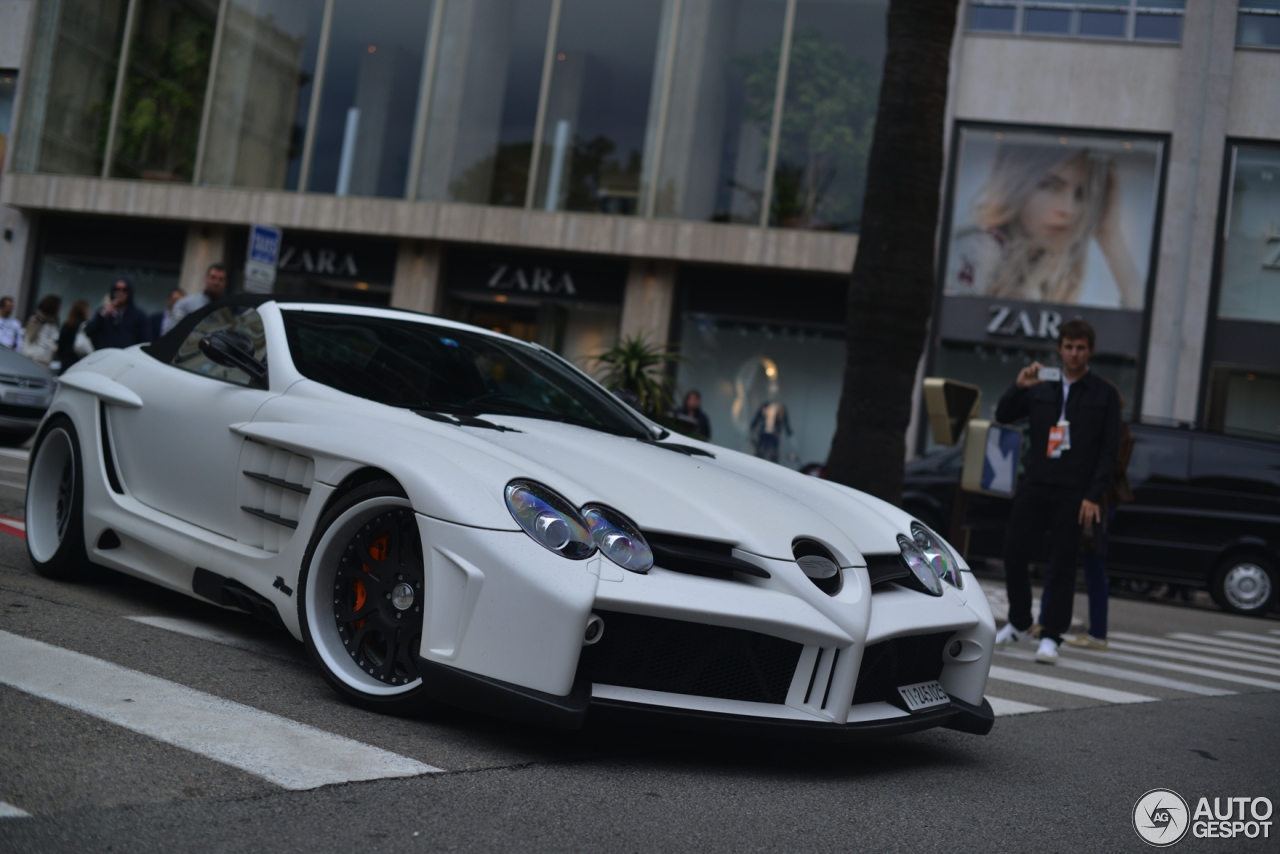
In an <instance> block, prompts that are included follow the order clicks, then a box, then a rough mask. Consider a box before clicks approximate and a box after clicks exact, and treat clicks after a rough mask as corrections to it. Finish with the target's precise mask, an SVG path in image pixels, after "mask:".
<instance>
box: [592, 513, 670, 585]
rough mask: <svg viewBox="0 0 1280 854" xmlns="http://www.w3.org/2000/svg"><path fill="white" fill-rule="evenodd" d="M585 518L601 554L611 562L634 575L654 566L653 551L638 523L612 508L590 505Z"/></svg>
mask: <svg viewBox="0 0 1280 854" xmlns="http://www.w3.org/2000/svg"><path fill="white" fill-rule="evenodd" d="M582 518H583V519H585V520H586V521H587V529H588V530H589V531H591V538H592V539H593V540H595V542H596V545H597V546H599V547H600V551H601V553H602V554H604V556H605V557H607V558H608V559H609V560H611V561H613V562H614V563H616V564H617V565H618V566H620V567H622V568H623V569H629V570H631V571H632V572H648V571H649V569H650V568H651V567H652V566H653V550H652V549H650V548H649V543H648V542H646V541H645V538H644V535H643V534H641V533H640V529H639V528H637V527H636V526H635V523H634V522H632V521H631V520H630V519H628V518H627V517H626V516H623V515H622V514H621V513H619V512H618V511H617V510H614V509H613V508H611V507H602V506H601V505H599V504H588V505H587V506H586V507H583V508H582Z"/></svg>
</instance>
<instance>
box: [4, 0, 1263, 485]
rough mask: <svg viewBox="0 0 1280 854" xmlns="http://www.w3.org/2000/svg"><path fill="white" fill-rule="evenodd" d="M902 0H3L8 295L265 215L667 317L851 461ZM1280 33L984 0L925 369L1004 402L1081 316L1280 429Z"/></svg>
mask: <svg viewBox="0 0 1280 854" xmlns="http://www.w3.org/2000/svg"><path fill="white" fill-rule="evenodd" d="M886 7H887V2H886V0H634V2H629V3H626V4H618V3H613V2H609V0H421V2H409V0H0V79H6V80H7V81H8V82H7V83H6V84H4V85H5V86H8V87H9V88H8V89H5V88H3V86H0V132H2V133H3V134H4V138H5V139H6V140H7V146H6V147H7V153H6V154H5V156H4V159H3V162H4V164H5V166H4V172H3V175H2V177H0V201H2V202H3V203H4V205H6V207H5V208H4V209H3V218H4V228H5V239H4V242H3V244H0V293H8V294H12V295H14V296H15V297H17V298H18V300H19V304H20V310H21V311H23V312H25V311H27V310H29V307H30V306H33V305H34V303H35V301H37V300H38V299H39V298H40V297H41V296H42V295H44V294H48V293H56V294H58V295H59V296H61V297H62V298H63V300H64V306H65V305H67V304H68V301H69V300H70V299H75V298H85V299H88V300H89V301H90V302H91V303H93V304H97V303H98V302H100V301H101V299H102V296H103V294H105V292H106V290H107V288H108V287H109V284H110V281H111V279H112V278H113V277H114V276H116V275H119V274H121V273H127V274H129V275H130V276H132V277H133V279H134V281H135V283H136V284H137V289H138V294H139V301H140V302H141V303H142V305H143V307H144V308H146V309H147V310H149V311H157V310H159V309H160V308H161V307H162V305H163V300H164V299H165V297H166V295H167V294H168V293H169V292H170V291H171V289H172V288H173V287H175V286H178V287H181V288H182V289H184V290H187V291H189V292H190V291H195V290H198V289H199V288H200V287H201V281H202V277H203V273H204V269H205V267H206V266H207V265H208V264H209V263H211V262H214V261H225V262H227V263H228V264H229V266H230V267H231V272H232V282H233V287H235V286H240V284H241V282H242V275H241V272H242V271H243V269H244V267H245V261H246V254H247V242H248V234H249V230H250V228H251V226H252V225H253V224H255V223H259V224H266V225H271V226H275V227H278V228H281V229H282V230H283V242H282V247H281V251H280V254H279V259H278V263H277V273H276V279H275V284H274V286H273V287H274V290H275V291H276V292H278V293H284V294H291V295H311V296H320V297H328V298H339V299H346V300H353V301H360V302H366V303H372V304H389V305H394V306H399V307H404V308H411V309H416V310H420V311H427V312H433V313H440V314H443V315H446V316H450V317H453V318H457V319H461V320H466V321H469V322H473V323H477V324H480V325H482V326H485V327H488V328H493V329H498V330H501V331H504V332H507V333H509V334H513V335H516V336H518V337H522V338H525V339H528V340H536V341H539V342H540V343H543V344H545V345H547V346H549V347H552V348H553V349H555V350H557V351H558V352H560V353H562V354H564V355H565V356H567V357H569V358H571V359H574V360H577V361H578V362H579V363H582V364H584V365H587V366H588V367H589V366H590V360H591V357H592V356H593V355H595V354H598V353H599V352H601V350H602V349H604V348H606V347H608V346H610V345H611V344H613V343H614V342H615V341H617V340H618V339H619V337H620V336H630V335H637V334H638V335H643V336H646V337H648V338H649V339H650V340H653V341H656V342H663V343H666V342H669V343H672V344H674V345H677V346H678V347H679V348H680V350H681V353H682V355H683V359H682V361H681V363H680V364H679V367H678V369H677V370H678V381H679V385H680V387H681V389H682V390H683V389H689V388H697V389H698V390H700V391H701V392H702V395H703V399H704V407H705V409H706V410H707V412H708V415H709V416H710V418H711V424H712V438H713V440H715V441H717V442H719V443H721V444H725V445H727V446H730V447H735V448H739V449H743V450H750V448H751V447H752V437H753V433H754V431H756V430H758V429H759V428H760V426H761V419H759V418H757V416H758V415H760V414H761V413H763V412H765V411H766V407H767V406H768V404H770V403H782V404H783V405H784V406H785V407H786V411H787V413H788V418H787V427H788V428H789V430H790V432H789V434H788V433H784V435H783V454H782V457H783V461H785V462H787V463H789V464H791V465H793V466H799V465H803V464H805V463H809V462H815V461H821V460H822V459H823V458H824V457H825V455H826V452H827V448H828V446H829V443H830V437H831V435H832V432H833V430H834V424H835V407H836V402H837V398H838V393H839V384H840V377H841V371H842V368H843V358H844V347H843V338H842V327H843V315H844V303H845V289H846V282H847V274H848V271H849V270H850V269H851V267H852V263H853V259H854V256H855V253H856V250H857V240H858V238H857V230H858V219H859V216H860V212H861V202H862V186H863V183H864V180H865V174H864V170H865V163H866V154H867V150H868V147H869V143H870V135H871V130H872V122H873V118H874V113H875V107H876V98H877V95H878V84H879V74H880V66H881V64H882V62H883V57H884V18H885V10H886ZM1278 48H1280V2H1277V0H1249V2H1248V4H1247V5H1237V4H1236V3H1234V2H1226V0H1187V2H1186V4H1185V6H1184V3H1183V2H1182V0H1097V1H1096V2H1090V3H1070V2H1057V0H1045V2H1034V3H1033V2H1022V0H1008V2H1001V0H990V2H988V0H983V2H970V3H968V4H967V5H964V6H962V9H961V24H960V26H959V27H958V29H957V34H956V42H955V47H954V51H953V73H952V80H951V96H950V99H949V106H948V109H949V114H950V121H949V124H948V138H947V148H948V152H949V153H948V164H949V165H948V170H947V178H946V182H947V183H946V187H945V198H946V202H945V210H944V211H943V227H942V229H941V230H940V248H941V254H940V258H941V261H940V264H939V285H938V297H937V300H938V302H937V305H936V311H935V320H934V325H933V331H932V335H931V340H930V344H929V347H928V350H927V352H926V353H925V354H924V356H923V360H922V369H927V370H929V371H930V372H932V373H941V374H945V375H948V376H953V377H955V378H957V379H967V380H970V381H974V382H978V383H979V384H980V385H982V387H983V388H984V393H985V394H984V400H985V401H986V405H987V406H988V407H990V406H991V405H993V404H994V400H995V399H996V398H998V396H999V393H1000V391H1001V390H1002V388H1003V386H1004V385H1006V384H1007V383H1008V382H1009V381H1010V380H1011V378H1012V374H1013V371H1014V369H1015V368H1016V366H1017V365H1018V364H1020V363H1021V362H1023V361H1029V360H1030V359H1032V358H1037V357H1039V356H1040V354H1041V353H1042V351H1044V350H1046V349H1051V348H1052V336H1053V333H1054V331H1055V330H1056V326H1057V324H1058V323H1060V322H1061V321H1062V320H1064V319H1066V318H1068V317H1071V316H1075V315H1077V314H1079V315H1082V316H1085V317H1088V318H1089V319H1091V320H1093V321H1094V323H1095V326H1097V327H1098V330H1099V333H1100V340H1099V350H1100V352H1099V358H1098V360H1097V364H1098V369H1099V371H1100V372H1102V373H1104V374H1105V375H1106V376H1108V377H1109V378H1110V379H1112V380H1113V381H1115V382H1117V384H1118V385H1119V386H1120V387H1121V389H1122V392H1123V393H1124V395H1125V397H1126V400H1127V402H1128V404H1129V406H1130V410H1131V411H1132V412H1140V413H1142V414H1143V415H1144V416H1148V417H1158V418H1170V419H1176V420H1182V421H1192V422H1200V423H1204V424H1206V425H1210V426H1214V427H1217V428H1218V429H1230V430H1257V431H1260V432H1264V433H1268V432H1269V433H1273V434H1275V433H1280V350H1278V349H1277V344H1276V341H1277V339H1280V336H1277V335H1275V334H1274V333H1275V332H1276V331H1278V330H1280V327H1277V326H1276V324H1277V323H1280V280H1278V279H1276V278H1275V277H1277V276H1280V262H1278V261H1277V259H1273V258H1271V257H1270V255H1268V254H1267V253H1268V252H1270V251H1271V250H1272V249H1275V248H1278V247H1280V242H1277V241H1280V238H1276V237H1273V235H1275V234H1280V231H1277V229H1280V225H1277V223H1280V209H1278V208H1277V203H1278V201H1280V190H1277V189H1274V188H1273V186H1272V183H1271V182H1272V176H1273V175H1274V174H1277V173H1280V49H1278ZM6 92H8V93H9V94H8V95H7V96H6ZM6 97H7V98H8V100H7V101H6ZM15 101H16V105H15V106H16V109H11V108H10V107H8V106H6V105H7V104H12V103H14V102H15ZM10 112H12V113H13V114H14V115H13V118H12V119H11V120H10V119H9V114H10ZM1057 173H1060V174H1057ZM1054 181H1056V182H1058V184H1059V185H1061V186H1058V187H1057V189H1056V190H1054V191H1053V192H1057V194H1058V196H1059V197H1060V198H1059V199H1058V200H1059V202H1061V201H1062V198H1066V203H1064V204H1065V207H1064V206H1063V204H1060V205H1059V207H1060V208H1062V209H1063V210H1065V211H1066V213H1063V212H1062V210H1057V212H1054V210H1049V208H1051V207H1052V205H1051V204H1049V203H1050V202H1051V201H1052V199H1051V198H1050V196H1051V195H1052V193H1051V192H1050V190H1048V189H1045V188H1043V187H1041V185H1042V184H1046V183H1048V182H1054ZM1064 188H1066V189H1064ZM1055 210H1056V209H1055ZM1036 211H1039V212H1040V214H1039V216H1040V219H1038V220H1037V219H1036V215H1035V212H1036ZM1046 211H1047V212H1046ZM1055 216H1057V217H1065V219H1064V220H1063V221H1062V222H1055V221H1052V220H1053V217H1055ZM1271 254H1272V255H1273V254H1275V253H1274V252H1271ZM1255 256H1258V257H1257V258H1255ZM1259 259H1260V260H1259ZM767 411H768V412H769V413H776V412H777V409H776V407H774V408H768V410H767ZM753 425H754V426H753Z"/></svg>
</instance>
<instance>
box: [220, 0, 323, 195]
mask: <svg viewBox="0 0 1280 854" xmlns="http://www.w3.org/2000/svg"><path fill="white" fill-rule="evenodd" d="M324 7H325V0H228V2H227V3H226V9H225V12H224V18H223V20H222V21H221V22H220V25H221V27H222V37H221V47H220V50H219V56H218V57H217V58H216V70H215V72H214V89H213V103H212V107H211V110H210V115H209V116H208V130H207V131H206V135H205V144H204V152H205V154H204V162H203V163H202V164H201V165H200V182H201V183H203V184H213V185H220V186H234V187H260V188H263V189H273V190H278V189H287V190H294V189H297V187H298V179H299V172H300V170H301V166H302V149H303V143H304V140H305V138H306V131H307V116H308V111H309V108H310V105H311V90H312V86H313V85H314V83H315V74H316V58H317V55H318V53H319V49H320V35H321V32H320V31H321V28H322V24H323V19H324Z"/></svg>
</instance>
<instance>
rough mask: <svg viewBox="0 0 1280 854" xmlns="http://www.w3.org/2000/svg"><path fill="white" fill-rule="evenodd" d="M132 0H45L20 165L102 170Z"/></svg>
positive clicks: (32, 59) (72, 171)
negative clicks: (127, 0) (128, 9)
mask: <svg viewBox="0 0 1280 854" xmlns="http://www.w3.org/2000/svg"><path fill="white" fill-rule="evenodd" d="M127 7H128V3H127V2H126V0H64V2H61V3H41V4H40V5H39V11H38V13H37V18H36V26H35V40H34V42H33V43H32V46H31V52H30V54H29V56H28V64H27V71H28V72H29V74H30V77H29V78H28V79H29V80H30V81H31V85H30V86H29V87H28V90H27V92H26V95H25V100H26V103H27V105H28V106H27V107H25V108H24V110H23V117H22V124H21V127H20V128H19V140H18V150H17V153H16V158H15V162H14V168H15V169H17V170H18V171H20V172H52V173H57V174H67V175H101V174H102V158H103V152H104V150H105V148H106V141H107V127H108V123H109V122H110V119H111V105H112V99H113V98H114V95H115V87H116V67H117V65H118V64H119V60H120V48H121V45H122V43H123V41H124V24H125V13H126V11H127Z"/></svg>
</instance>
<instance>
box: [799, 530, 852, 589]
mask: <svg viewBox="0 0 1280 854" xmlns="http://www.w3.org/2000/svg"><path fill="white" fill-rule="evenodd" d="M791 553H792V554H793V555H795V558H796V563H797V564H799V565H800V569H801V570H802V571H803V572H804V574H805V575H807V576H808V577H809V580H810V581H812V582H813V584H814V586H815V587H817V588H818V589H819V590H821V591H822V592H823V593H825V594H827V595H828V596H834V595H836V594H837V593H839V592H840V586H841V584H843V581H844V574H843V573H841V572H840V562H839V561H837V560H836V558H835V555H833V554H831V552H830V550H829V549H827V547H826V546H824V545H822V544H821V543H819V542H815V541H814V540H796V541H795V542H794V543H792V544H791Z"/></svg>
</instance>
